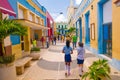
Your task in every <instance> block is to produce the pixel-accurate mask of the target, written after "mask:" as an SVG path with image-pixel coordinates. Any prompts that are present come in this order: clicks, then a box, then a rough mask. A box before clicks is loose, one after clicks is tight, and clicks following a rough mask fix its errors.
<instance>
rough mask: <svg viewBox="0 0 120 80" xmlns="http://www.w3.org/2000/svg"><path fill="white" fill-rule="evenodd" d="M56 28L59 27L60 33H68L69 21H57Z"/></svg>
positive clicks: (58, 31)
mask: <svg viewBox="0 0 120 80" xmlns="http://www.w3.org/2000/svg"><path fill="white" fill-rule="evenodd" d="M56 29H57V33H59V34H60V35H66V33H67V23H65V22H58V23H56Z"/></svg>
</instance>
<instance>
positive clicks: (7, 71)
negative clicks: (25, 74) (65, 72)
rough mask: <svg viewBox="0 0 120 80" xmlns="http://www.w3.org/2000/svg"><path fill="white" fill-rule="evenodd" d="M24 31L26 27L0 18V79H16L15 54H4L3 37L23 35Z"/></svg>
mask: <svg viewBox="0 0 120 80" xmlns="http://www.w3.org/2000/svg"><path fill="white" fill-rule="evenodd" d="M26 32H27V29H26V28H25V27H23V26H22V25H21V24H19V23H17V22H15V21H14V20H9V19H6V18H5V19H3V20H0V46H1V47H0V50H1V53H0V80H16V69H15V66H14V60H15V55H14V54H12V53H10V54H6V52H5V47H4V39H5V38H6V37H8V36H10V35H25V34H26Z"/></svg>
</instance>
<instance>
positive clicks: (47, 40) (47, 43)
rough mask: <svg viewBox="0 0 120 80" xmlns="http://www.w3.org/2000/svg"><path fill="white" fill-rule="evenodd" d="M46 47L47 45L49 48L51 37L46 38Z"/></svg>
mask: <svg viewBox="0 0 120 80" xmlns="http://www.w3.org/2000/svg"><path fill="white" fill-rule="evenodd" d="M46 45H47V48H49V37H48V36H47V37H46Z"/></svg>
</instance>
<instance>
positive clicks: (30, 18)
mask: <svg viewBox="0 0 120 80" xmlns="http://www.w3.org/2000/svg"><path fill="white" fill-rule="evenodd" d="M29 20H30V21H33V14H31V13H30V15H29Z"/></svg>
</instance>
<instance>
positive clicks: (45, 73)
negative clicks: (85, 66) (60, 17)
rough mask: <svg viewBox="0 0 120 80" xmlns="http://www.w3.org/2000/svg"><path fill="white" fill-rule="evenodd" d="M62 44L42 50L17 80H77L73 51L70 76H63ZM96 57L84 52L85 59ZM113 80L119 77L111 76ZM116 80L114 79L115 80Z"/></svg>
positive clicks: (119, 78)
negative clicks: (38, 57)
mask: <svg viewBox="0 0 120 80" xmlns="http://www.w3.org/2000/svg"><path fill="white" fill-rule="evenodd" d="M63 46H64V43H57V45H53V46H51V47H50V48H49V49H42V50H41V52H40V55H41V59H40V60H37V61H33V62H32V65H31V67H30V68H28V69H26V71H25V73H24V74H23V75H20V76H18V79H19V80H63V79H72V80H79V79H80V77H79V76H78V67H77V64H76V63H77V62H76V57H77V52H76V50H74V54H72V63H71V75H70V76H69V77H65V75H64V54H63V53H61V52H62V48H63ZM94 57H96V56H95V55H94V54H92V53H91V52H90V51H87V50H86V54H85V58H94ZM113 77H114V79H113V80H120V77H119V76H115V75H114V76H113ZM115 78H116V79H115Z"/></svg>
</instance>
